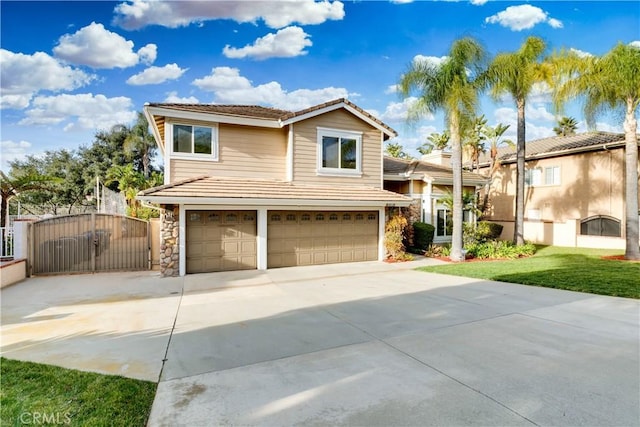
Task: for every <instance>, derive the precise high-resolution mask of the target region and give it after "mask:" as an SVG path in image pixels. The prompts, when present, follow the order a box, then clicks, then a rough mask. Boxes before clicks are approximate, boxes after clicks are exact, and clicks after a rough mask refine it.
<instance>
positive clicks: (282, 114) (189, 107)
mask: <svg viewBox="0 0 640 427" xmlns="http://www.w3.org/2000/svg"><path fill="white" fill-rule="evenodd" d="M340 104H345V105H347V106H349V107H351V108H353V109H354V110H356V111H357V112H358V113H360V114H362V115H363V116H364V117H366V118H367V119H369V120H371V121H372V122H374V123H376V124H377V125H378V126H380V127H382V128H384V129H385V130H387V132H388V133H389V134H392V135H393V136H397V132H396V131H395V130H394V129H392V128H391V127H389V126H387V125H386V124H385V123H383V122H382V120H380V119H378V118H376V117H375V116H373V115H372V114H370V113H368V112H366V111H365V110H363V109H362V108H360V107H358V106H357V105H356V104H354V103H353V102H351V101H349V100H348V99H346V98H338V99H334V100H333V101H329V102H325V103H323V104H318V105H314V106H313V107H309V108H305V109H304V110H300V111H286V110H280V109H277V108H270V107H262V106H259V105H222V104H172V103H149V104H147V105H148V106H150V107H158V108H167V109H171V110H178V111H191V112H196V113H208V114H223V115H229V116H239V117H251V118H255V119H266V120H281V121H285V120H290V119H295V118H296V117H301V116H304V115H306V114H310V113H313V112H315V111H320V110H322V109H325V108H328V107H332V106H337V105H340Z"/></svg>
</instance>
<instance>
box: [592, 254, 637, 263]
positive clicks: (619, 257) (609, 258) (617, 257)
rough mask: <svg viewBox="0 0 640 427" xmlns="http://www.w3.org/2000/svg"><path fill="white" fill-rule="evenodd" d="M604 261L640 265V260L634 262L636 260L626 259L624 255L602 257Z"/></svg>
mask: <svg viewBox="0 0 640 427" xmlns="http://www.w3.org/2000/svg"><path fill="white" fill-rule="evenodd" d="M600 258H602V259H605V260H609V261H626V262H637V263H640V260H634V259H624V255H606V256H603V257H600Z"/></svg>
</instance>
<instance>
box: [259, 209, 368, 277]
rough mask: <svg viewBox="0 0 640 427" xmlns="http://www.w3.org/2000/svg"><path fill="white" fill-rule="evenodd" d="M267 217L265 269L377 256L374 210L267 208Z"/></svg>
mask: <svg viewBox="0 0 640 427" xmlns="http://www.w3.org/2000/svg"><path fill="white" fill-rule="evenodd" d="M267 220H268V221H267V223H268V230H267V251H268V255H267V260H268V261H267V265H268V267H269V268H273V267H290V266H296V265H315V264H335V263H341V262H355V261H375V260H377V259H378V212H376V211H349V212H344V211H321V212H319V211H269V212H268V218H267Z"/></svg>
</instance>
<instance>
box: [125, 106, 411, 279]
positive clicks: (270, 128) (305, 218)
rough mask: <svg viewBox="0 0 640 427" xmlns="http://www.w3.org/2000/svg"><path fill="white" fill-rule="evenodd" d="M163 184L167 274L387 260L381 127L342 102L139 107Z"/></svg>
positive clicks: (402, 202) (401, 199)
mask: <svg viewBox="0 0 640 427" xmlns="http://www.w3.org/2000/svg"><path fill="white" fill-rule="evenodd" d="M144 111H145V114H146V117H147V119H148V121H149V123H150V125H151V128H152V130H153V134H154V137H155V139H156V142H157V144H158V147H159V148H160V150H161V152H162V154H163V159H164V169H165V183H164V185H163V186H160V187H156V188H152V189H149V190H146V191H143V192H141V193H139V194H138V196H137V197H138V199H140V200H143V201H147V202H151V203H157V204H159V205H160V206H161V208H162V209H163V214H162V217H161V219H162V221H161V242H160V245H161V246H160V248H161V254H160V270H161V272H162V274H163V275H165V276H174V275H185V274H189V273H199V272H210V271H225V270H242V269H259V270H263V269H267V268H274V267H286V266H295V265H313V264H329V263H340V262H354V261H365V260H382V259H384V257H385V251H384V245H383V236H384V221H385V212H386V209H387V208H390V207H405V206H408V205H409V204H410V203H411V199H409V198H408V197H405V196H402V195H399V194H397V193H394V192H391V191H387V190H384V189H383V155H382V153H383V145H384V141H386V140H387V139H389V138H391V137H394V136H396V133H395V131H394V130H393V129H391V128H390V127H389V126H387V125H386V124H384V123H383V122H381V121H380V120H378V119H376V118H375V117H373V116H371V115H370V114H368V113H367V112H365V111H364V110H362V109H361V108H359V107H358V106H356V105H355V104H353V103H351V102H350V101H348V100H346V99H338V100H335V101H331V102H328V103H325V104H321V105H317V106H314V107H311V108H308V109H305V110H302V111H297V112H289V111H284V110H278V109H273V108H265V107H259V106H241V105H203V104H197V105H186V104H147V105H145V108H144Z"/></svg>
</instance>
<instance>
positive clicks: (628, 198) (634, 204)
mask: <svg viewBox="0 0 640 427" xmlns="http://www.w3.org/2000/svg"><path fill="white" fill-rule="evenodd" d="M553 59H554V62H555V64H556V65H557V68H558V69H559V71H560V73H559V76H558V81H559V82H561V83H560V84H559V85H558V86H557V88H556V91H555V93H554V101H555V104H556V107H557V108H558V109H559V108H561V107H562V105H563V104H564V103H565V102H566V101H567V100H568V99H572V98H575V97H582V99H583V100H584V113H585V118H586V119H587V124H589V126H591V127H592V126H593V124H594V122H595V118H596V116H598V115H599V114H600V113H604V112H607V111H610V110H618V111H620V110H621V111H623V112H624V122H623V127H624V134H625V205H626V209H625V239H626V245H625V258H626V259H633V260H638V259H640V247H639V246H638V240H639V239H640V237H639V230H638V134H637V132H638V122H637V119H636V116H637V114H638V106H639V105H640V73H639V72H638V70H640V49H639V48H637V47H635V46H631V45H624V44H622V43H619V44H618V45H616V46H615V47H614V48H613V49H611V50H610V51H609V52H608V53H606V54H604V55H602V56H592V57H586V58H580V57H578V56H577V55H575V54H572V53H570V52H569V53H567V52H561V53H560V54H559V55H556V56H555V57H554V58H553Z"/></svg>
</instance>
